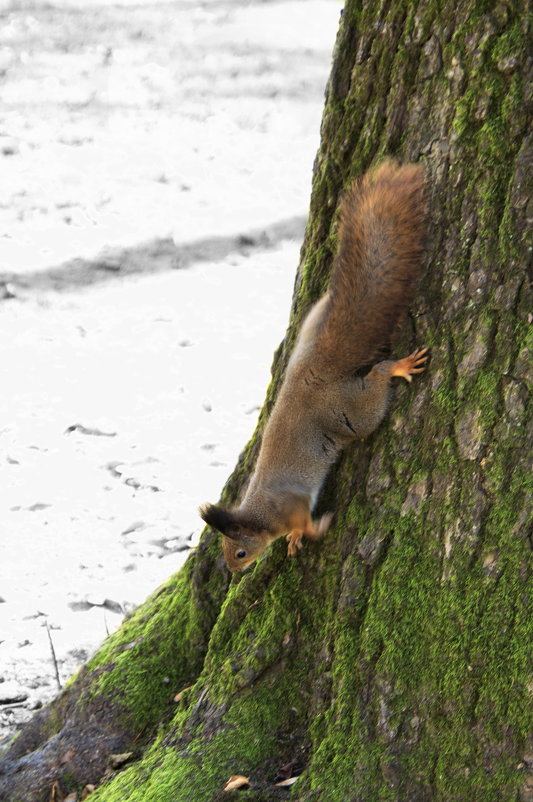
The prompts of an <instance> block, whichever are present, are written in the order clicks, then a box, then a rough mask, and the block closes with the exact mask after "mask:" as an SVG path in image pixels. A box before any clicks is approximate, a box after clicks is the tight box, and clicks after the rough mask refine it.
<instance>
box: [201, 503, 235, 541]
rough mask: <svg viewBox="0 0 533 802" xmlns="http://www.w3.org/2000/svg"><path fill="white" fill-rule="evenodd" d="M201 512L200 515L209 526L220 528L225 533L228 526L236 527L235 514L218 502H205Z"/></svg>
mask: <svg viewBox="0 0 533 802" xmlns="http://www.w3.org/2000/svg"><path fill="white" fill-rule="evenodd" d="M199 512H200V517H201V518H202V519H203V520H204V521H205V522H206V524H207V525H208V526H210V527H212V528H213V529H218V531H219V532H222V534H224V535H225V534H226V532H227V530H228V528H230V527H231V528H232V529H233V528H234V525H235V518H234V516H233V514H232V513H231V512H230V511H229V510H226V509H224V507H219V506H217V505H216V504H203V505H202V506H201V507H200V510H199Z"/></svg>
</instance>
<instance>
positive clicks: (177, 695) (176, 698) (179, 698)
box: [174, 685, 193, 702]
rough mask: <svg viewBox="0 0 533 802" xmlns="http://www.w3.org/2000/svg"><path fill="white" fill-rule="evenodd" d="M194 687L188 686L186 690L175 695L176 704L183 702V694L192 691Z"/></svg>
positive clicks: (183, 689)
mask: <svg viewBox="0 0 533 802" xmlns="http://www.w3.org/2000/svg"><path fill="white" fill-rule="evenodd" d="M192 687H193V686H192V685H187V687H186V688H182V690H181V691H180V692H179V693H177V694H176V695H175V697H174V701H175V702H181V699H182V697H183V694H184V693H185V691H190V690H191V688H192Z"/></svg>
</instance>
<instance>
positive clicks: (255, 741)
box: [0, 0, 533, 802]
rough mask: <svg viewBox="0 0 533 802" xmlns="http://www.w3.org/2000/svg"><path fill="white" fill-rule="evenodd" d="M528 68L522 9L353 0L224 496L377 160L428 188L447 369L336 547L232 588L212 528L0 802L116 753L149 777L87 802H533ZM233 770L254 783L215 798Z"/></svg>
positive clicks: (420, 326) (13, 772)
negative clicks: (267, 380)
mask: <svg viewBox="0 0 533 802" xmlns="http://www.w3.org/2000/svg"><path fill="white" fill-rule="evenodd" d="M530 67H531V62H529V61H528V58H527V29H526V4H525V2H523V3H520V2H517V3H505V4H504V3H498V2H473V1H472V0H465V2H461V3H451V2H450V3H434V2H433V1H432V0H420V2H419V3H414V2H406V3H396V2H389V1H388V0H384V1H383V2H377V3H371V2H365V3H361V2H355V1H354V0H347V4H346V8H345V11H344V14H343V17H342V20H341V26H340V31H339V36H338V41H337V47H336V53H335V59H334V65H333V70H332V74H331V78H330V82H329V87H328V92H327V97H326V107H325V111H324V118H323V123H322V144H321V148H320V151H319V153H318V156H317V160H316V164H315V174H314V184H313V192H312V200H311V214H310V219H309V225H308V229H307V233H306V238H305V242H304V246H303V250H302V262H301V266H300V271H299V274H298V280H297V284H296V290H295V298H294V309H293V315H292V319H291V324H290V328H289V331H288V334H287V337H286V339H285V341H284V344H283V347H282V348H281V349H280V351H279V352H278V354H277V357H276V360H275V362H274V377H273V381H272V384H271V387H270V389H269V393H268V397H267V402H266V404H265V409H264V410H263V414H262V417H261V420H260V423H259V426H258V431H257V433H256V435H255V437H254V438H253V440H252V442H251V444H250V445H249V446H248V447H247V449H246V450H245V451H244V453H243V455H242V458H241V461H240V464H239V466H238V467H237V470H236V471H235V473H234V475H233V476H232V477H231V479H230V481H229V482H228V485H227V488H226V491H225V500H226V501H232V500H234V499H235V498H236V497H237V495H238V493H239V491H240V489H241V487H242V485H243V483H244V481H245V480H246V477H247V476H248V475H249V472H250V469H251V467H252V465H253V460H254V457H255V455H256V453H257V446H258V442H259V439H260V436H261V429H262V426H263V423H264V421H265V419H266V416H267V415H268V411H269V409H270V408H271V405H272V402H273V399H274V397H275V394H276V391H277V388H278V387H279V382H280V379H281V377H282V375H283V369H284V366H285V364H286V361H287V357H288V354H289V353H290V349H291V347H292V345H293V342H294V337H295V333H296V331H297V329H298V325H299V323H300V322H301V319H302V316H303V314H304V312H305V310H306V309H307V308H308V306H309V304H310V303H311V302H312V301H313V300H315V299H316V297H318V295H319V294H320V292H321V291H322V290H323V288H324V287H325V285H326V283H327V277H328V270H329V267H330V264H331V257H332V253H333V252H334V249H335V236H336V235H335V232H336V218H335V210H336V207H337V201H338V198H339V194H340V192H341V191H342V189H343V188H344V187H346V186H347V185H348V183H349V182H350V181H351V180H352V179H353V177H354V176H356V175H358V174H360V173H361V172H363V171H364V170H365V169H366V168H367V167H368V166H369V165H370V164H371V163H372V162H374V161H375V160H377V159H378V158H379V157H380V156H382V155H385V154H387V155H394V156H397V157H399V158H400V159H401V160H410V161H419V160H422V161H424V162H425V164H426V165H427V168H428V171H429V174H430V194H431V201H432V202H431V224H430V234H429V238H428V246H427V256H426V259H425V264H424V269H423V273H424V275H423V278H422V281H421V286H420V291H419V294H418V297H417V300H416V302H415V305H414V308H413V310H412V314H411V317H410V322H409V325H407V326H406V327H405V328H404V332H403V342H402V343H401V344H400V345H399V346H398V349H397V353H399V354H401V353H403V352H404V350H405V349H406V348H411V347H412V346H414V345H415V344H416V345H423V344H425V345H430V346H431V347H432V353H433V358H432V363H431V366H430V369H429V371H428V372H427V373H426V374H425V376H424V377H422V378H420V379H417V380H416V382H415V383H414V384H413V386H412V387H405V388H402V389H401V391H400V392H399V393H398V397H397V399H396V403H395V405H394V409H393V411H392V413H391V415H390V416H389V419H388V421H387V422H386V423H385V425H383V426H382V427H381V428H380V429H379V431H378V433H377V434H376V435H375V436H373V437H372V438H371V440H370V441H369V442H367V443H364V444H361V445H359V446H356V447H354V448H351V449H350V450H349V451H348V452H347V453H346V454H345V455H344V457H343V459H342V460H341V462H340V464H339V465H338V466H337V467H336V469H335V470H334V472H333V474H332V476H331V477H330V479H329V481H328V483H327V486H326V488H325V489H324V492H323V498H322V500H321V508H322V511H324V510H326V509H332V508H334V509H335V510H336V517H335V523H334V527H333V529H332V530H331V531H330V533H329V534H328V536H327V538H326V539H325V540H324V541H323V542H321V543H314V544H313V543H306V544H305V551H304V552H303V553H302V554H301V555H300V556H299V557H298V558H296V559H294V560H287V559H286V557H285V552H286V548H285V545H284V544H283V543H282V542H277V543H276V544H275V545H274V547H273V548H272V550H271V552H270V553H269V555H268V557H267V558H266V559H265V560H264V561H262V562H260V563H259V564H258V565H257V566H256V567H255V569H254V570H253V572H251V573H249V574H247V575H244V576H242V577H236V578H233V579H230V577H229V575H228V574H227V572H226V570H225V568H224V566H223V564H222V561H221V556H220V545H219V543H218V540H217V539H216V538H213V537H212V536H210V535H209V533H206V534H205V536H204V538H203V540H202V542H201V544H200V546H199V548H198V550H197V551H196V553H195V554H194V555H193V556H192V557H191V558H190V559H189V561H188V563H187V565H186V566H185V567H184V569H183V571H182V572H181V573H180V574H179V575H178V576H176V577H174V578H172V579H171V580H170V581H169V583H168V584H167V585H166V586H165V587H164V588H163V589H162V590H160V591H159V592H158V593H157V594H155V595H154V596H153V597H152V598H151V599H149V600H148V601H147V602H146V604H145V605H143V607H142V608H141V609H139V610H138V611H137V612H136V613H135V615H134V616H133V617H132V618H131V619H130V620H129V621H128V622H127V623H126V624H125V625H124V626H123V627H122V628H121V630H120V631H119V632H118V633H116V634H115V635H114V636H112V637H111V638H110V639H109V640H108V641H107V642H106V643H105V644H104V646H103V647H102V649H101V650H100V652H99V653H98V654H97V655H96V657H95V658H94V659H93V660H92V661H91V662H90V664H89V665H88V666H87V668H86V669H84V671H83V672H82V673H81V674H80V676H79V677H78V678H77V679H76V680H75V681H74V683H73V684H72V685H71V687H70V688H69V689H68V690H67V691H66V692H65V693H64V694H63V696H62V697H61V698H60V699H59V700H58V701H57V702H56V703H55V704H54V705H52V706H51V708H49V709H48V710H46V711H44V712H42V713H41V714H40V715H39V719H36V720H35V721H34V722H33V724H30V725H29V727H28V729H27V730H26V731H25V732H24V733H23V734H22V735H21V736H20V737H19V739H18V740H17V741H16V742H15V743H14V745H13V747H12V749H11V753H10V755H9V756H8V759H7V761H6V762H5V763H4V767H3V770H4V775H3V776H1V775H0V797H1V798H2V799H9V800H13V801H14V800H18V799H24V800H30V799H35V800H41V799H42V800H45V799H48V795H49V793H50V786H51V781H52V780H53V779H60V782H61V784H62V787H63V789H64V790H67V789H69V788H73V787H76V785H77V784H78V785H79V784H80V783H83V782H86V781H93V782H94V781H98V780H99V779H100V774H101V773H102V772H103V769H104V767H105V764H106V760H107V754H108V752H109V751H113V750H115V751H116V744H115V742H113V741H112V739H113V738H116V739H118V740H117V743H118V742H120V748H121V749H126V748H127V749H130V750H133V751H134V753H135V754H134V757H135V758H137V759H136V761H135V762H134V763H133V764H132V765H130V766H129V767H128V768H126V769H124V770H123V771H121V772H119V773H116V774H114V775H112V776H111V777H110V778H109V779H108V780H107V781H106V782H105V783H104V784H103V785H101V786H100V789H99V790H97V791H96V793H95V794H94V795H92V796H91V799H94V801H95V802H99V801H100V800H102V801H103V800H105V802H119V801H120V802H124V800H129V801H131V802H134V801H136V800H138V801H139V802H141V800H142V802H152V801H153V802H156V800H157V802H167V801H168V802H170V800H172V802H177V801H178V800H184V801H185V800H216V799H219V798H224V799H227V800H230V799H232V798H234V797H235V798H236V795H237V794H240V796H239V798H243V799H248V798H250V799H254V800H274V799H278V798H280V799H282V798H287V797H289V796H290V798H292V799H296V800H300V802H307V801H308V800H309V801H310V800H331V802H337V801H339V802H340V800H348V801H350V802H351V801H352V800H353V801H354V802H356V801H357V802H359V801H360V802H377V801H378V800H397V801H398V802H405V800H409V801H410V802H426V800H427V801H428V802H429V801H430V800H431V801H433V800H442V802H444V800H445V801H446V802H452V801H453V800H456V801H457V802H458V801H459V800H465V802H466V800H469V801H472V800H480V802H481V800H482V801H483V802H490V800H494V802H496V800H498V802H500V801H501V800H513V801H514V800H520V801H521V802H530V800H533V777H532V769H533V744H532V742H531V731H532V726H531V725H532V720H531V679H530V675H529V674H528V669H530V666H528V655H529V653H530V651H531V642H532V641H531V636H532V634H533V633H532V625H531V621H532V610H531V594H530V586H529V588H528V580H529V579H530V573H528V570H529V569H530V558H531V545H532V544H531V540H530V539H529V533H528V530H527V525H528V517H527V515H528V511H527V492H528V487H527V484H528V482H529V481H530V476H529V466H528V460H527V446H528V442H530V440H528V430H527V422H528V420H529V418H528V409H527V402H528V396H527V383H528V378H530V376H529V377H528V368H529V365H528V361H527V352H526V329H527V324H528V313H529V310H530V306H529V305H528V300H527V295H526V293H527V276H526V268H527V265H528V256H529V252H528V242H527V240H526V234H525V232H526V230H527V217H528V190H527V187H526V177H527V170H528V168H530V167H531V157H530V156H531V150H530V149H529V150H528V146H530V144H531V139H530V136H531V135H530V133H529V112H530V106H528V98H527V97H526V88H527V81H528V77H529V78H530V77H531V76H530V75H529V76H528V70H530ZM528 137H529V138H528ZM529 212H531V202H529ZM528 589H529V593H528ZM528 605H529V606H528ZM528 682H529V686H528ZM189 685H192V688H190V689H189V690H187V691H186V692H185V693H184V694H183V697H182V699H181V701H180V702H179V703H178V704H177V705H176V703H174V702H173V701H172V699H173V697H174V695H175V694H176V692H177V691H179V690H180V689H181V688H183V687H185V686H189ZM528 694H529V695H528ZM89 725H90V726H91V727H93V728H94V732H95V733H98V732H100V733H101V738H102V740H101V741H98V737H96V736H95V735H94V734H93V735H92V736H91V735H90V732H88V730H89ZM157 727H159V729H158V730H157V732H156V728H157ZM76 731H77V733H78V736H79V737H80V736H81V735H83V736H84V737H85V738H86V742H83V743H81V742H80V743H81V746H77V744H76V739H75V737H74V736H73V735H71V736H70V741H69V732H70V733H73V732H76ZM91 738H92V741H91ZM106 738H109V739H111V740H110V744H111V743H112V744H113V745H112V746H111V745H110V744H107V741H106V740H105V739H106ZM87 739H88V740H87ZM528 739H529V740H528ZM90 743H93V763H92V765H91V766H90V770H89V767H88V766H87V764H84V766H85V769H86V770H85V771H84V772H81V771H80V769H79V767H77V764H76V760H77V758H76V755H77V754H78V752H79V751H83V750H84V749H87V748H88V747H89V746H90ZM43 744H44V747H43ZM51 744H52V747H51V746H50V745H51ZM58 744H59V746H58ZM132 744H133V747H132ZM35 749H37V751H34V752H32V750H35ZM69 749H70V750H71V751H70V752H69ZM46 750H49V751H48V753H47V752H46ZM50 750H52V752H50ZM54 750H55V751H54ZM72 750H74V751H73V752H72ZM52 753H53V754H54V756H55V757H54V760H52V759H51V757H50V754H52ZM47 754H48V757H47ZM24 755H26V757H22V756H24ZM21 758H22V759H21ZM62 760H63V763H62V762H61V761H62ZM43 761H44V763H45V764H46V767H47V768H46V772H45V771H44V770H43V768H42V765H43ZM54 761H55V762H54ZM78 762H79V761H78ZM38 766H40V767H41V768H39V769H37V768H36V767H38ZM32 770H33V773H32ZM5 772H7V774H6V773H5ZM91 772H92V774H91ZM231 774H244V775H247V776H248V777H249V778H250V780H251V781H252V783H253V784H252V787H251V788H250V789H249V790H244V791H232V792H229V793H223V792H222V790H221V789H222V788H223V786H224V783H225V781H226V780H227V778H228V777H229V776H230V775H231ZM292 774H301V776H300V778H299V779H298V781H297V782H296V783H295V784H294V785H293V786H292V787H291V788H290V789H288V788H282V787H277V786H275V785H274V783H275V782H276V781H279V780H280V779H282V778H283V777H287V776H290V775H292ZM89 775H91V776H89ZM2 793H3V796H2Z"/></svg>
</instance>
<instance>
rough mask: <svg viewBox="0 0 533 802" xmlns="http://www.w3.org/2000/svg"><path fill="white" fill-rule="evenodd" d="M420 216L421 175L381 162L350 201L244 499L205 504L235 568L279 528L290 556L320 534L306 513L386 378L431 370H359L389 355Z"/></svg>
mask: <svg viewBox="0 0 533 802" xmlns="http://www.w3.org/2000/svg"><path fill="white" fill-rule="evenodd" d="M425 215H426V208H425V200H424V175H423V171H422V169H421V168H420V167H417V166H415V165H405V166H403V167H401V166H398V165H397V164H396V163H395V162H392V161H386V162H384V163H383V164H382V165H381V166H380V167H379V168H378V169H377V170H375V171H373V172H371V173H370V174H368V175H367V176H365V177H364V178H363V179H361V180H360V181H358V182H356V184H354V186H353V187H352V188H351V189H350V190H348V192H347V193H346V195H345V196H344V198H343V201H342V205H341V215H340V225H339V242H340V246H339V252H338V254H337V256H336V258H335V261H334V265H333V271H332V277H331V283H330V287H329V290H328V292H327V293H326V295H324V296H323V298H321V299H320V300H319V301H318V302H317V303H316V304H315V305H314V306H313V307H312V309H311V311H310V312H309V314H308V316H307V318H306V319H305V321H304V324H303V326H302V329H301V332H300V336H299V338H298V342H297V343H296V346H295V348H294V351H293V354H292V356H291V359H290V361H289V365H288V368H287V372H286V376H285V381H284V382H283V385H282V387H281V389H280V392H279V395H278V399H277V401H276V404H275V405H274V409H273V410H272V414H271V416H270V419H269V421H268V423H267V426H266V428H265V431H264V434H263V441H262V444H261V450H260V452H259V457H258V460H257V465H256V468H255V472H254V474H253V476H252V477H251V480H250V484H249V486H248V488H247V490H246V493H245V496H244V498H243V500H242V502H241V504H240V505H239V507H237V508H236V509H234V510H226V509H225V508H223V507H219V506H214V505H206V506H204V507H203V508H202V509H201V510H200V514H201V516H202V518H203V519H204V520H205V521H206V523H208V524H209V525H210V526H212V527H213V528H214V529H217V530H218V531H220V532H221V533H222V534H223V535H224V537H223V542H222V547H223V551H224V556H225V558H226V562H227V563H228V566H229V567H230V568H231V570H233V571H235V570H243V569H244V568H246V567H247V566H248V565H250V564H251V563H252V562H253V561H254V560H255V559H256V558H257V557H258V556H259V555H260V554H261V553H262V552H263V551H264V550H265V548H266V547H267V546H268V545H269V544H270V543H271V542H272V541H273V540H275V539H276V538H278V537H281V536H283V535H286V536H287V538H288V540H289V554H291V555H292V554H295V553H296V552H297V550H298V549H300V548H301V546H302V544H301V538H302V536H303V535H305V536H306V537H309V538H312V539H315V538H317V537H319V536H321V535H323V534H324V533H325V531H326V530H327V528H328V526H329V523H330V520H331V514H330V513H327V514H326V515H323V516H322V518H320V519H319V520H313V519H312V518H311V509H312V507H313V505H314V503H315V501H316V497H317V495H318V492H319V490H320V486H321V484H322V482H323V480H324V478H325V476H326V474H327V472H328V470H329V467H330V465H331V464H332V463H333V462H334V461H335V460H336V458H337V456H338V454H339V452H340V451H341V450H342V449H343V448H345V447H346V446H347V445H348V444H349V443H350V442H351V441H352V440H354V439H355V438H360V437H366V436H367V435H369V434H370V433H371V432H373V431H374V429H375V428H376V427H377V426H378V425H379V423H380V421H381V420H382V419H383V416H384V415H385V413H386V411H387V406H388V402H389V394H390V380H391V378H392V377H393V376H400V377H402V378H404V379H406V380H407V381H411V377H412V375H414V374H416V373H420V372H421V371H423V370H424V363H425V360H426V358H427V352H426V351H425V350H423V351H415V352H414V353H413V354H411V355H410V356H408V357H405V358H404V359H401V360H397V361H395V362H394V361H390V360H386V361H381V362H378V363H377V364H374V367H372V369H371V370H370V372H369V373H368V374H367V375H366V376H365V377H364V378H361V377H357V376H355V375H354V374H355V371H357V370H358V369H359V368H362V367H364V366H370V365H372V364H373V363H375V362H376V361H377V360H379V359H380V358H382V357H383V355H384V354H386V353H387V352H388V350H389V348H390V342H391V338H392V336H393V334H394V330H395V329H396V327H397V326H398V323H399V321H400V320H401V318H402V317H403V315H405V313H406V310H407V307H408V304H409V300H410V298H411V294H412V288H413V283H414V281H415V278H416V274H417V270H418V263H419V260H420V256H421V251H422V240H423V235H424V225H425Z"/></svg>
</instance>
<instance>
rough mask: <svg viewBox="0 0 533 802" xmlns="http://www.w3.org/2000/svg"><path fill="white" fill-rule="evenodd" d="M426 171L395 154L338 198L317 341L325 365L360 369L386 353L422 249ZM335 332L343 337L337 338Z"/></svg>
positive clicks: (407, 300) (405, 305) (408, 298)
mask: <svg viewBox="0 0 533 802" xmlns="http://www.w3.org/2000/svg"><path fill="white" fill-rule="evenodd" d="M425 218H426V203H425V191H424V172H423V170H422V168H421V167H419V166H417V165H415V164H407V165H404V166H398V164H397V163H396V162H394V161H392V160H387V161H385V162H383V163H382V164H381V165H380V166H379V167H378V168H377V169H376V170H375V171H373V172H371V173H369V174H367V175H365V176H364V177H363V178H362V179H360V180H359V181H357V182H356V183H355V184H354V185H353V186H352V187H351V188H350V189H349V190H348V191H347V192H346V194H345V196H344V198H343V200H342V204H341V214H340V225H339V232H338V240H339V243H340V247H339V251H338V253H337V256H336V258H335V261H334V263H333V268H332V275H331V282H330V286H329V303H328V306H327V310H326V313H325V315H324V319H323V323H322V326H321V328H320V329H319V330H318V332H317V337H316V341H315V347H316V350H317V353H318V354H319V355H320V357H319V364H320V366H321V367H323V368H324V369H325V370H327V366H328V364H331V365H334V369H335V371H340V372H341V373H343V372H345V371H351V370H357V369H358V368H360V367H362V366H363V365H367V364H369V363H370V364H372V363H373V362H375V361H376V360H377V359H380V358H383V357H384V356H386V355H388V353H389V352H390V346H391V337H392V336H393V334H394V332H395V330H396V329H397V327H398V324H399V323H400V322H401V319H402V318H403V316H404V315H405V313H406V311H407V309H408V306H409V303H410V301H411V297H412V292H413V284H414V281H415V279H416V276H417V273H418V267H419V264H420V257H421V255H422V248H423V240H424V232H425V223H426V220H425ZM339 333H341V336H340V337H339Z"/></svg>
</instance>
